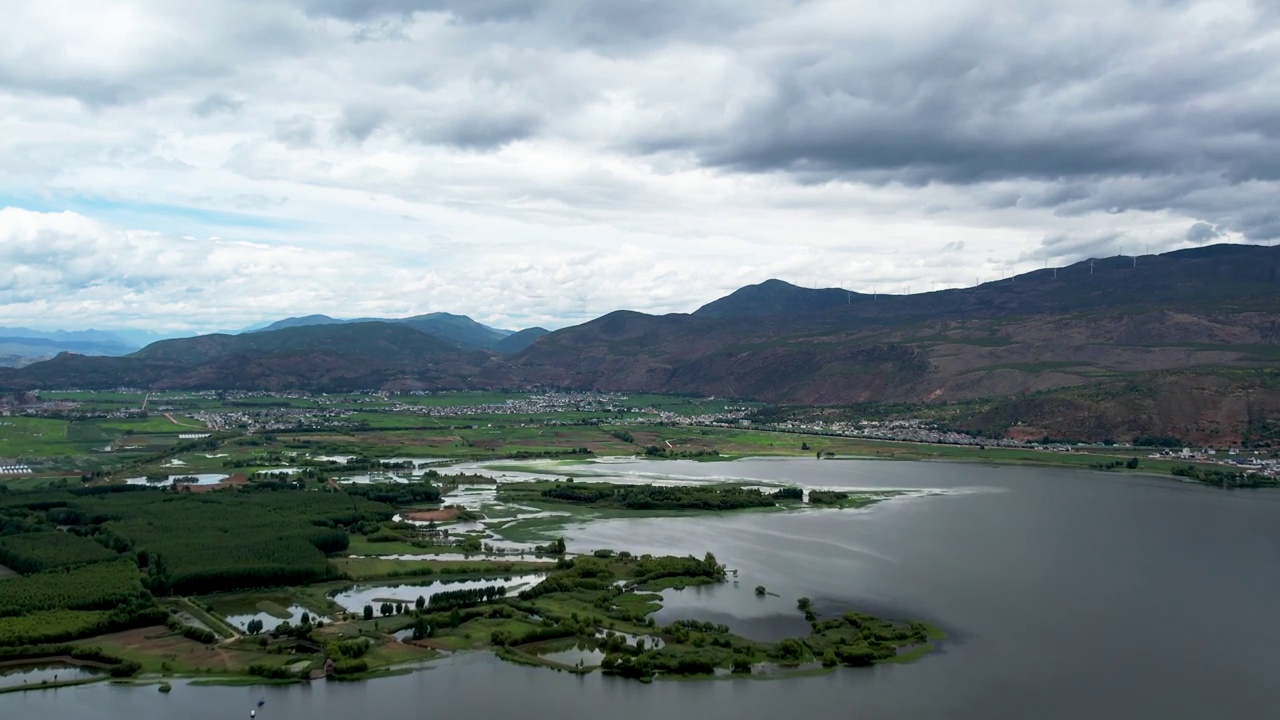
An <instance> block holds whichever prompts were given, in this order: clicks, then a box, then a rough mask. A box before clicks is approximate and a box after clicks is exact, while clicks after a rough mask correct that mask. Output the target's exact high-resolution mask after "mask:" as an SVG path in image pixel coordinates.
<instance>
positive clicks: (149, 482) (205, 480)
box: [125, 473, 231, 487]
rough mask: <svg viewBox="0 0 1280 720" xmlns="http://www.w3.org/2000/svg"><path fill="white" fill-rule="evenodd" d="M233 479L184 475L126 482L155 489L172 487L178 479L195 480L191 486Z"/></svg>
mask: <svg viewBox="0 0 1280 720" xmlns="http://www.w3.org/2000/svg"><path fill="white" fill-rule="evenodd" d="M229 477H231V476H230V475H226V474H223V473H185V474H182V475H169V476H167V477H165V478H163V479H152V478H146V477H133V478H127V479H126V480H125V482H126V483H128V484H129V485H150V486H153V487H157V486H161V485H172V484H174V482H175V481H177V480H178V478H195V479H196V481H195V482H193V483H189V484H190V485H217V484H218V483H220V482H222V481H223V480H226V479H227V478H229Z"/></svg>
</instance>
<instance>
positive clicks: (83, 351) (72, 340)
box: [0, 312, 547, 367]
mask: <svg viewBox="0 0 1280 720" xmlns="http://www.w3.org/2000/svg"><path fill="white" fill-rule="evenodd" d="M365 322H388V323H398V324H403V325H407V326H409V327H412V328H414V329H415V330H419V331H421V332H424V333H426V334H428V335H431V336H433V337H436V338H438V339H440V340H443V341H445V342H447V343H449V344H451V345H455V346H457V347H459V348H464V349H477V348H482V349H487V350H493V351H495V352H499V353H516V352H519V351H521V350H523V349H525V348H526V347H528V346H529V345H530V344H532V343H533V341H534V340H536V339H538V338H539V337H541V336H542V335H545V334H546V333H547V331H546V330H544V329H543V328H538V327H534V328H526V329H524V330H520V331H518V332H513V331H511V330H501V329H498V328H491V327H489V326H487V325H482V324H480V323H478V322H476V321H475V320H472V319H471V318H469V317H467V316H466V315H454V314H451V313H443V312H437V313H429V314H426V315H415V316H413V317H407V318H359V319H352V320H340V319H337V318H332V317H329V316H328V315H307V316H305V317H291V318H286V319H284V320H277V321H275V322H273V323H270V324H267V325H263V326H260V327H251V328H246V329H244V330H242V331H240V333H216V334H219V335H234V334H243V333H259V332H272V331H275V330H283V329H285V328H291V327H306V326H311V325H341V324H352V323H365ZM166 339H173V336H166V335H163V334H161V333H149V332H146V331H140V330H113V331H103V330H70V331H68V330H54V331H46V330H32V329H30V328H0V367H23V366H25V365H30V364H32V363H35V362H39V361H41V360H49V359H51V358H53V357H55V356H56V355H58V354H59V353H62V352H70V353H75V354H78V355H105V356H113V357H115V356H122V355H129V354H130V353H134V352H136V351H138V350H140V349H141V348H143V347H144V346H146V345H149V344H150V343H153V342H158V341H161V340H166Z"/></svg>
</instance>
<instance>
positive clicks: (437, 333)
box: [248, 312, 546, 352]
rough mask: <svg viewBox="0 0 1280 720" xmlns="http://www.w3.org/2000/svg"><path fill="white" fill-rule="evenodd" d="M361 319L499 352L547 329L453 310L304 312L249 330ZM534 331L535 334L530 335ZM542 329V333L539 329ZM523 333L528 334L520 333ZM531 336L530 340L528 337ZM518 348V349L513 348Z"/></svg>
mask: <svg viewBox="0 0 1280 720" xmlns="http://www.w3.org/2000/svg"><path fill="white" fill-rule="evenodd" d="M361 322H389V323H397V324H400V325H407V326H409V327H411V328H413V329H414V330H417V331H419V332H423V333H426V334H427V335H430V336H432V337H435V338H437V339H439V340H444V341H445V342H447V343H450V344H452V345H454V346H456V347H459V348H463V349H467V350H474V349H484V350H494V351H497V352H519V351H520V350H523V349H524V348H525V347H528V345H529V343H532V342H533V340H535V339H537V337H538V336H539V335H541V334H545V333H546V331H545V330H542V329H541V328H530V330H528V331H526V330H522V331H521V332H520V333H516V332H513V331H511V330H503V329H501V328H493V327H489V326H488V325H484V324H481V323H478V322H476V321H475V320H472V319H471V318H469V317H467V316H466V315H455V314H453V313H445V312H435V313H427V314H425V315H414V316H412V317H406V318H350V319H340V318H333V317H329V316H328V315H304V316H301V317H291V318H285V319H284V320H277V321H276V322H273V323H271V324H269V325H266V326H264V327H261V328H258V329H255V330H251V331H248V332H274V331H276V330H283V329H285V328H294V327H307V326H311V325H341V324H349V323H361ZM530 331H533V332H532V335H530V334H528V333H530ZM538 331H540V332H538ZM521 333H526V334H524V335H521ZM516 335H520V337H519V338H518V339H516V340H514V341H511V342H504V341H505V340H506V339H507V338H511V337H514V336H516ZM526 339H528V342H525V340H526ZM510 348H516V349H514V350H513V349H510Z"/></svg>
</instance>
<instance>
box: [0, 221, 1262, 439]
mask: <svg viewBox="0 0 1280 720" xmlns="http://www.w3.org/2000/svg"><path fill="white" fill-rule="evenodd" d="M444 327H448V328H449V329H448V330H447V331H446V330H445V329H442V328H444ZM427 328H434V332H431V333H429V332H428V330H427ZM522 334H524V335H525V337H519V336H520V335H522ZM515 338H519V342H517V343H513V345H514V347H503V346H502V344H503V343H504V342H508V341H511V340H513V339H515ZM529 341H531V342H529ZM504 353H506V354H504ZM1277 361H1280V248H1270V247H1261V246H1245V245H1215V246H1208V247H1203V248H1197V249H1194V250H1184V251H1178V252H1172V253H1166V254H1163V255H1147V256H1142V257H1140V258H1136V259H1135V258H1132V257H1111V258H1104V259H1094V260H1089V261H1084V262H1080V263H1076V264H1073V265H1069V266H1066V267H1060V268H1046V269H1043V270H1037V271H1034V272H1030V273H1024V274H1021V275H1017V276H1015V277H1011V278H1007V279H1005V280H1003V281H1000V282H989V283H984V284H981V285H978V286H975V287H967V288H958V289H948V290H942V291H938V292H929V293H919V294H915V295H883V294H879V295H876V294H863V293H852V292H847V291H845V290H841V289H836V288H828V289H807V288H801V287H797V286H795V285H791V284H789V283H785V282H782V281H780V280H769V281H766V282H764V283H760V284H758V285H751V286H748V287H744V288H741V289H739V290H737V291H735V292H733V293H731V294H730V295H728V296H726V297H723V298H720V299H718V300H716V301H714V302H711V303H708V304H707V305H704V306H703V307H701V308H699V309H698V310H696V311H695V312H693V313H689V314H671V315H661V316H655V315H647V314H643V313H638V312H631V311H617V312H613V313H609V314H607V315H605V316H603V317H600V318H597V319H595V320H592V321H590V322H587V323H584V324H582V325H578V326H574V327H570V328H565V329H562V330H558V331H555V332H552V333H545V334H542V333H540V332H538V331H536V330H533V331H523V332H522V333H506V331H501V330H496V329H493V328H487V327H486V326H483V325H480V324H479V323H475V322H474V321H471V320H470V319H469V318H465V317H463V316H452V315H445V314H440V313H437V314H432V315H427V316H418V317H416V318H405V319H402V320H391V321H385V320H352V321H335V320H333V319H332V318H327V317H326V316H311V317H308V318H292V319H289V320H285V321H281V323H276V324H275V325H273V326H268V327H267V328H263V329H262V330H261V331H258V332H252V333H244V334H241V335H209V336H201V337H195V338H185V339H180V340H166V341H162V342H159V343H155V344H152V345H150V346H148V347H146V348H144V349H143V350H141V351H138V352H136V353H133V354H131V355H128V356H125V357H119V358H96V357H82V356H77V355H70V354H64V355H60V356H58V357H56V358H54V359H53V360H49V361H46V362H40V363H36V364H33V365H31V366H28V367H26V368H23V369H20V370H0V388H4V389H13V390H17V389H32V388H50V387H80V388H105V387H117V386H122V385H128V386H136V387H150V388H156V389H162V388H245V389H248V388H259V389H295V388H296V389H313V390H342V389H364V388H374V387H378V388H386V389H419V388H420V389H444V388H500V387H508V388H514V387H533V386H548V387H561V388H575V389H597V390H617V391H651V392H682V393H696V394H701V395H718V396H730V397H740V398H753V399H759V400H765V401H769V402H772V403H778V404H796V405H818V406H847V405H854V404H868V403H878V404H882V405H883V404H889V403H893V404H904V405H924V406H932V407H936V408H950V409H951V410H952V411H953V412H952V413H951V415H950V417H951V418H952V420H951V421H952V423H953V424H955V425H957V426H960V427H963V428H964V429H970V430H973V431H979V432H984V433H991V434H1002V435H1012V436H1021V437H1028V438H1032V437H1035V438H1039V437H1042V436H1050V437H1069V438H1079V439H1103V438H1114V439H1129V438H1133V437H1136V436H1172V437H1177V438H1184V439H1186V440H1187V441H1193V440H1205V441H1209V440H1217V441H1223V442H1225V441H1239V440H1242V439H1243V440H1249V439H1252V440H1255V441H1256V440H1258V439H1260V438H1269V437H1271V436H1272V435H1274V436H1275V437H1276V439H1278V440H1280V371H1278V370H1277V367H1278V365H1277Z"/></svg>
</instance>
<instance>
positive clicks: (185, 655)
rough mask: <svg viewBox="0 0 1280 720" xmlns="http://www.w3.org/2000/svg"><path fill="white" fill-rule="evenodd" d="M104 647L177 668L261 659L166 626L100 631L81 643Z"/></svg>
mask: <svg viewBox="0 0 1280 720" xmlns="http://www.w3.org/2000/svg"><path fill="white" fill-rule="evenodd" d="M80 644H82V645H85V646H97V647H101V648H102V649H103V650H104V651H106V652H107V653H108V654H110V655H122V656H125V657H129V658H136V657H140V656H146V657H149V658H153V659H155V660H159V661H161V662H168V663H169V664H170V666H171V667H172V668H173V669H174V670H175V671H182V670H204V671H214V672H228V671H232V670H239V669H242V668H244V667H247V666H248V665H249V664H251V663H253V662H255V661H256V660H259V659H260V658H261V657H262V655H261V654H257V653H249V652H243V651H240V650H231V649H228V648H226V647H223V646H221V645H205V644H204V643H199V642H196V641H195V640H188V639H187V638H184V637H182V636H181V635H175V634H173V633H171V632H170V631H169V630H168V629H167V628H165V627H163V626H159V625H157V626H154V627H147V628H137V629H134V630H124V631H122V632H118V633H111V634H108V635H99V636H98V637H95V638H90V639H89V640H85V641H83V642H82V643H80Z"/></svg>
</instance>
